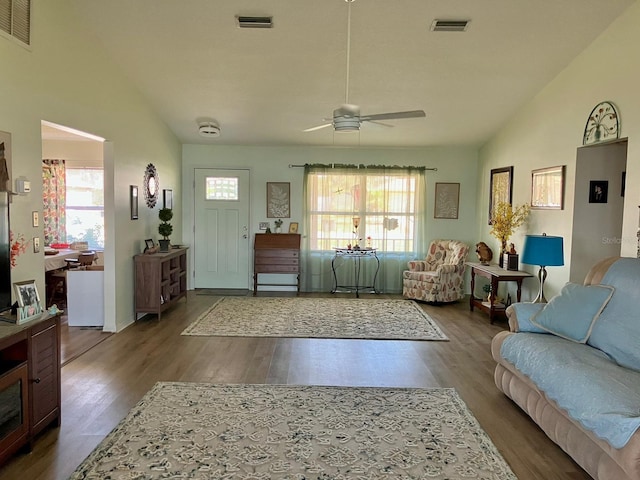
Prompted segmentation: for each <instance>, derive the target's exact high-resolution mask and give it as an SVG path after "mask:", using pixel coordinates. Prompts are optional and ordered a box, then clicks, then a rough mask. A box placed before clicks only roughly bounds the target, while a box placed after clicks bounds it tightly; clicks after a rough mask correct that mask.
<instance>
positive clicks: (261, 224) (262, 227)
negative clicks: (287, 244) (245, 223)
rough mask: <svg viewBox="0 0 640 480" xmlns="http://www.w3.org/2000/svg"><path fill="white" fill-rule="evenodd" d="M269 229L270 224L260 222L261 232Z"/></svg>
mask: <svg viewBox="0 0 640 480" xmlns="http://www.w3.org/2000/svg"><path fill="white" fill-rule="evenodd" d="M267 228H269V222H260V230H266V229H267Z"/></svg>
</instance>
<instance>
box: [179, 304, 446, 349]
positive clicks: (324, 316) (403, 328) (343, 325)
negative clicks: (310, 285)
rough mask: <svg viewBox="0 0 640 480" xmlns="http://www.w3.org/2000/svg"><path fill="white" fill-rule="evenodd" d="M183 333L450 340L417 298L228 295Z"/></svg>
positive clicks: (233, 335) (200, 334) (234, 335)
mask: <svg viewBox="0 0 640 480" xmlns="http://www.w3.org/2000/svg"><path fill="white" fill-rule="evenodd" d="M182 335H199V336H232V337H296V338H361V339H394V340H448V338H447V337H446V335H445V334H444V333H443V332H442V330H440V327H438V326H437V325H436V323H435V322H434V321H433V319H432V318H431V317H430V316H429V315H427V313H426V312H425V311H424V310H422V309H421V308H420V306H418V305H417V304H416V303H415V302H414V301H412V300H384V299H356V298H353V299H350V298H310V297H289V298H287V297H285V298H276V297H268V298H266V297H243V298H237V297H236V298H230V297H225V298H222V299H220V300H218V301H216V302H215V303H214V304H213V306H212V307H211V308H209V309H208V310H207V311H206V312H205V313H203V314H202V315H200V317H198V319H197V320H196V321H195V322H193V323H192V324H191V325H189V326H188V327H187V328H186V329H185V330H184V331H183V332H182Z"/></svg>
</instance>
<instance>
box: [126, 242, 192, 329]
mask: <svg viewBox="0 0 640 480" xmlns="http://www.w3.org/2000/svg"><path fill="white" fill-rule="evenodd" d="M133 260H134V265H135V289H136V292H135V302H136V305H135V313H136V314H138V313H155V314H156V315H158V320H160V318H161V317H162V312H163V311H164V310H166V309H167V308H169V307H170V306H172V305H173V304H175V303H176V302H177V301H178V300H180V299H181V298H183V297H184V298H186V297H187V249H186V248H172V249H170V250H169V251H168V252H158V253H153V254H150V255H148V254H146V253H141V254H139V255H135V256H134V257H133Z"/></svg>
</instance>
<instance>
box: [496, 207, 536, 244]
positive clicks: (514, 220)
mask: <svg viewBox="0 0 640 480" xmlns="http://www.w3.org/2000/svg"><path fill="white" fill-rule="evenodd" d="M530 210H531V207H530V205H529V204H528V203H524V204H522V205H520V206H518V207H516V208H513V206H512V205H511V204H510V203H507V202H498V203H497V204H496V205H495V207H494V208H493V212H491V231H490V232H489V233H490V234H491V235H493V236H494V237H496V238H497V239H498V240H499V241H500V254H501V255H502V253H504V252H506V251H507V241H508V240H509V238H511V235H513V232H514V231H515V230H516V229H517V228H518V227H519V226H521V225H522V224H523V223H524V222H526V221H527V217H528V216H529V212H530Z"/></svg>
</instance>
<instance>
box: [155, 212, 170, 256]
mask: <svg viewBox="0 0 640 480" xmlns="http://www.w3.org/2000/svg"><path fill="white" fill-rule="evenodd" d="M158 218H159V219H160V225H158V233H159V234H160V235H162V240H159V241H158V243H159V244H160V251H161V252H168V251H169V236H170V235H171V234H172V233H173V225H171V224H170V223H169V221H170V220H171V219H172V218H173V210H171V209H170V208H161V209H160V211H159V212H158Z"/></svg>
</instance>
